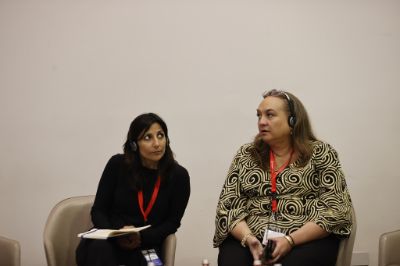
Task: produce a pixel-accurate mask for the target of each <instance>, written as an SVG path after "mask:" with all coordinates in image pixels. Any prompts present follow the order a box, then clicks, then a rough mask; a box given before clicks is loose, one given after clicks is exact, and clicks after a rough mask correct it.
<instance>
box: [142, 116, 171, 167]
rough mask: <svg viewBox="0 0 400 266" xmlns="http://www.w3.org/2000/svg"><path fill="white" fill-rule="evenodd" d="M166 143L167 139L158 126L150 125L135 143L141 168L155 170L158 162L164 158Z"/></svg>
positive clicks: (155, 124)
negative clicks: (137, 147)
mask: <svg viewBox="0 0 400 266" xmlns="http://www.w3.org/2000/svg"><path fill="white" fill-rule="evenodd" d="M166 143H167V139H166V136H165V133H164V130H163V129H162V127H161V126H160V124H158V123H154V124H152V125H151V126H150V128H149V129H148V130H147V131H146V132H144V133H143V134H142V136H141V137H140V138H139V139H138V141H137V144H138V146H139V154H140V158H141V160H142V164H143V166H145V167H147V168H151V169H157V167H158V162H159V161H160V160H161V158H162V157H163V156H164V153H165V147H166Z"/></svg>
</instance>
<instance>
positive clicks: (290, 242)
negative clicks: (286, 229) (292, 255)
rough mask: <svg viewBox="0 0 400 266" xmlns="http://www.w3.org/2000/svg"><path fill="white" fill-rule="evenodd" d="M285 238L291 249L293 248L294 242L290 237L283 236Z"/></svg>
mask: <svg viewBox="0 0 400 266" xmlns="http://www.w3.org/2000/svg"><path fill="white" fill-rule="evenodd" d="M284 237H285V238H286V240H287V241H288V242H289V244H290V246H291V247H294V241H293V238H292V237H291V236H290V235H285V236H284Z"/></svg>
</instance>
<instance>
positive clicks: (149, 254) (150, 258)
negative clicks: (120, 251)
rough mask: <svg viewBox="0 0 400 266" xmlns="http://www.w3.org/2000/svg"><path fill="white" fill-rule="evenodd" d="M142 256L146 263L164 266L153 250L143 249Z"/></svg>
mask: <svg viewBox="0 0 400 266" xmlns="http://www.w3.org/2000/svg"><path fill="white" fill-rule="evenodd" d="M142 254H143V256H144V258H145V259H146V261H147V263H150V262H152V263H154V265H155V266H164V264H163V262H162V261H161V259H160V258H159V257H158V255H157V253H156V250H155V249H143V250H142Z"/></svg>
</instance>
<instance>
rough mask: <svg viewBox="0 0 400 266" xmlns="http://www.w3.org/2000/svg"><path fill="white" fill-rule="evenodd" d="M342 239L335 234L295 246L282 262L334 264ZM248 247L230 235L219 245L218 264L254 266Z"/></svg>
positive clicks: (301, 265) (309, 265)
mask: <svg viewBox="0 0 400 266" xmlns="http://www.w3.org/2000/svg"><path fill="white" fill-rule="evenodd" d="M339 242H340V240H339V239H338V238H336V237H335V236H329V237H326V238H323V239H319V240H315V241H312V242H309V243H306V244H303V245H299V246H296V247H295V248H293V249H292V250H291V251H290V252H289V253H288V254H287V255H286V256H285V257H284V258H283V259H282V261H281V262H280V263H282V265H284V266H334V265H335V263H336V257H337V252H338V248H339ZM252 265H253V256H252V255H251V252H250V250H249V249H248V248H244V247H242V246H241V245H240V243H239V241H238V240H236V239H234V238H233V237H232V236H228V237H227V238H226V239H225V240H224V242H223V243H222V244H221V245H220V247H219V253H218V266H252Z"/></svg>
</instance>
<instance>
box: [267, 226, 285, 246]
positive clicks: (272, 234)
mask: <svg viewBox="0 0 400 266" xmlns="http://www.w3.org/2000/svg"><path fill="white" fill-rule="evenodd" d="M281 236H285V234H284V233H280V232H276V231H272V230H269V229H268V226H267V228H265V232H264V237H263V241H262V243H263V245H267V242H268V239H272V238H275V237H281Z"/></svg>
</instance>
